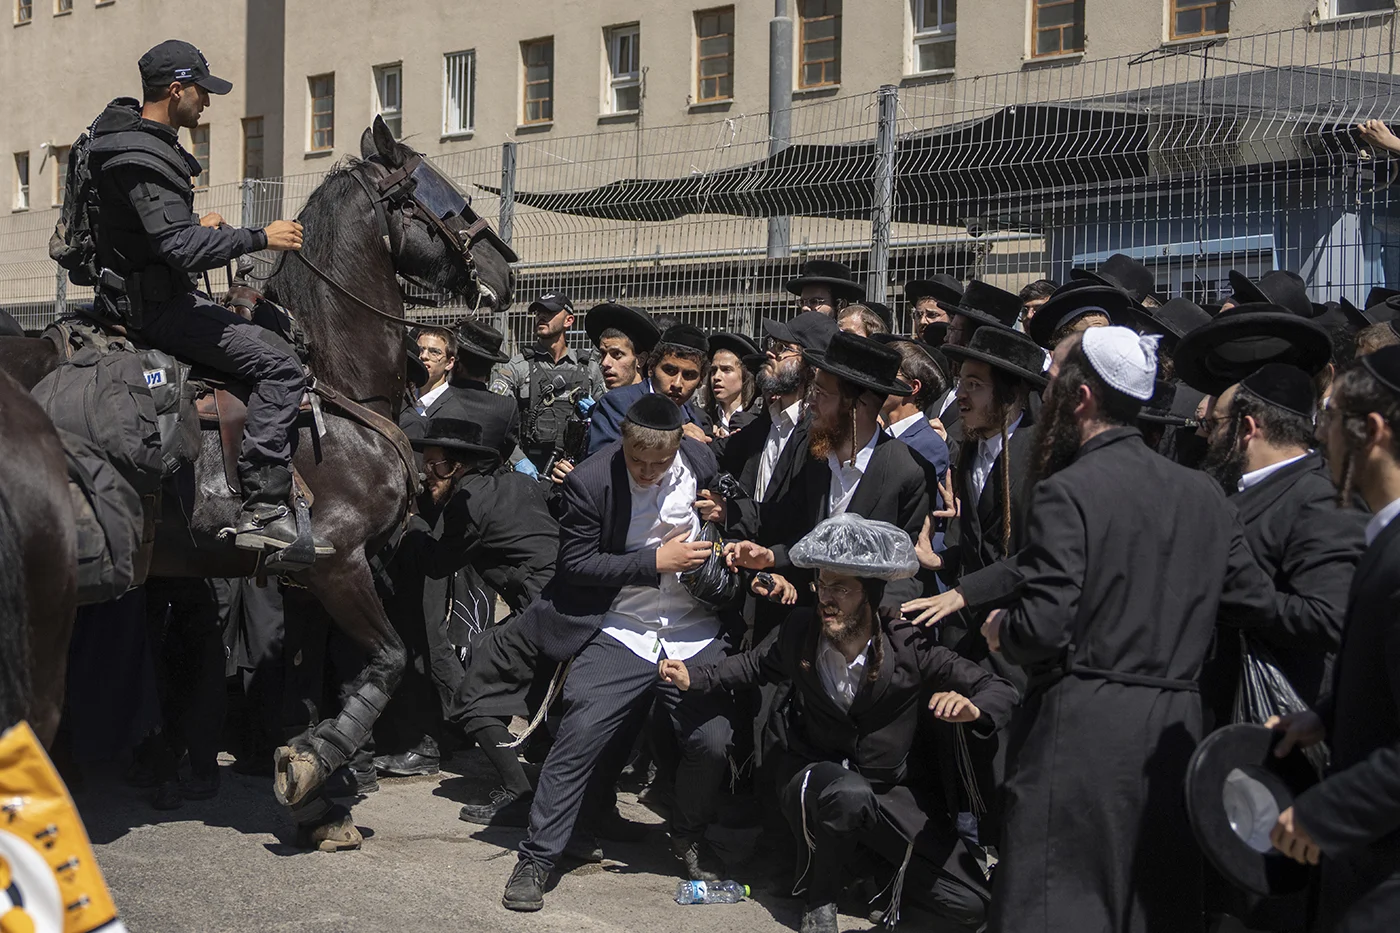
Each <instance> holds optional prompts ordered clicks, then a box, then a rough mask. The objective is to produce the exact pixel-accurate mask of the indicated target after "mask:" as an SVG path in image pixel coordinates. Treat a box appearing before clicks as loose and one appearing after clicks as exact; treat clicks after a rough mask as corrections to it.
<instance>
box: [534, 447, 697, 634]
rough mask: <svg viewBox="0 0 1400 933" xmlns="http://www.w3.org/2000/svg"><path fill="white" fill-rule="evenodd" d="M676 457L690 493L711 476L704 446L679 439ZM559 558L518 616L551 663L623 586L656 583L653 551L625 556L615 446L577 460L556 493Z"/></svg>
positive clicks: (625, 490) (624, 502)
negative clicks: (688, 473) (687, 472)
mask: <svg viewBox="0 0 1400 933" xmlns="http://www.w3.org/2000/svg"><path fill="white" fill-rule="evenodd" d="M679 456H681V457H684V458H685V462H686V464H687V465H688V466H689V467H690V469H691V470H692V471H693V472H694V473H695V480H696V489H703V488H705V487H706V486H707V485H709V484H711V483H713V482H714V481H715V477H716V476H717V474H718V472H719V468H718V465H717V464H716V463H715V458H714V455H713V454H711V453H710V451H709V449H708V447H707V446H706V445H705V444H702V443H700V442H698V441H693V440H691V439H690V438H688V437H687V438H682V439H681V449H680V454H679ZM560 501H561V513H560V517H559V557H558V560H557V561H556V562H555V571H556V572H555V575H554V579H553V580H552V581H551V582H550V584H549V586H547V587H545V589H544V592H543V593H542V594H541V596H540V598H539V599H537V600H535V602H533V603H532V604H531V605H530V606H529V607H528V608H527V609H526V610H525V613H524V615H523V616H522V617H521V620H520V622H521V626H522V633H523V634H524V636H525V637H527V638H529V639H530V640H531V641H532V642H533V643H534V644H536V645H538V646H539V648H540V651H541V653H542V654H544V656H545V657H547V658H549V659H550V660H552V661H563V660H564V659H566V658H569V657H572V656H573V654H574V652H576V651H578V650H579V649H580V648H582V647H583V646H584V645H585V644H586V643H587V642H588V640H589V639H590V638H592V637H593V635H594V633H596V632H597V631H598V628H599V626H601V625H602V623H603V616H604V615H605V614H606V613H607V611H608V610H609V609H610V608H612V604H613V601H614V600H616V599H617V594H618V592H619V591H620V590H621V589H622V588H623V587H624V586H658V585H659V584H660V582H661V580H660V577H659V576H658V575H657V572H656V548H654V547H653V548H645V549H643V550H640V551H632V552H630V553H629V552H628V551H627V526H628V525H629V524H630V523H631V520H632V491H631V486H629V485H628V480H627V465H626V463H624V462H623V458H622V443H621V442H620V441H619V442H616V443H613V444H610V445H608V446H607V447H604V448H603V449H602V450H600V451H598V452H597V453H596V454H594V455H593V456H591V457H589V458H588V459H587V460H585V461H584V462H583V463H580V464H579V465H578V466H577V467H576V468H575V469H574V471H573V472H572V473H570V474H569V475H568V478H567V479H565V480H564V483H563V493H562V494H561V496H560Z"/></svg>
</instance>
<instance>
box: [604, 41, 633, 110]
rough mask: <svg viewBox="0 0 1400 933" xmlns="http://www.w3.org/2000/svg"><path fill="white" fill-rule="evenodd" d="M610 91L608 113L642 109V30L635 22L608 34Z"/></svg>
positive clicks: (606, 104) (605, 107)
mask: <svg viewBox="0 0 1400 933" xmlns="http://www.w3.org/2000/svg"><path fill="white" fill-rule="evenodd" d="M607 40H608V88H607V100H606V101H605V102H604V103H605V106H604V108H603V109H604V112H605V113H632V112H634V111H637V110H641V109H642V28H641V26H639V25H638V24H636V23H630V24H628V25H626V26H613V27H612V28H610V29H609V30H608V31H607Z"/></svg>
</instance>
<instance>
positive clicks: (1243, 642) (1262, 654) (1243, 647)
mask: <svg viewBox="0 0 1400 933" xmlns="http://www.w3.org/2000/svg"><path fill="white" fill-rule="evenodd" d="M1239 639H1240V681H1239V685H1238V687H1236V689H1235V709H1234V721H1235V722H1252V723H1258V724H1259V725H1263V724H1264V723H1265V722H1266V721H1267V720H1268V719H1269V717H1270V716H1287V715H1288V714H1289V713H1301V712H1303V711H1305V710H1306V709H1307V708H1308V704H1307V703H1305V702H1303V698H1302V697H1300V696H1299V695H1298V691H1297V690H1295V689H1293V685H1292V684H1291V683H1289V682H1288V678H1287V677H1286V676H1284V673H1283V671H1282V670H1280V669H1279V666H1278V661H1276V660H1275V659H1274V654H1273V652H1272V651H1270V650H1269V649H1268V646H1266V645H1264V644H1263V643H1262V642H1260V641H1259V640H1258V639H1256V638H1251V637H1250V636H1249V635H1247V634H1245V633H1244V632H1240V633H1239ZM1303 754H1305V755H1307V757H1308V761H1310V762H1311V763H1312V766H1313V769H1314V770H1316V771H1317V773H1318V775H1319V776H1321V775H1322V774H1323V773H1324V771H1325V770H1326V767H1327V759H1328V754H1329V753H1328V751H1327V746H1326V744H1325V743H1321V742H1319V743H1318V744H1317V745H1314V746H1312V747H1310V748H1305V749H1303Z"/></svg>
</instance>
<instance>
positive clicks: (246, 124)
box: [243, 117, 265, 178]
mask: <svg viewBox="0 0 1400 933" xmlns="http://www.w3.org/2000/svg"><path fill="white" fill-rule="evenodd" d="M264 171H265V170H264V167H263V118H262V117H246V118H245V119H244V120H243V177H244V178H262V177H263V173H264Z"/></svg>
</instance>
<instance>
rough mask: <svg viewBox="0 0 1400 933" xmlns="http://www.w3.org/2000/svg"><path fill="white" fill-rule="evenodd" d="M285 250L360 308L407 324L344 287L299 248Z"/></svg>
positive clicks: (406, 322) (402, 317) (398, 322)
mask: <svg viewBox="0 0 1400 933" xmlns="http://www.w3.org/2000/svg"><path fill="white" fill-rule="evenodd" d="M287 252H288V253H290V254H291V255H293V256H295V257H296V258H297V259H300V260H301V263H302V265H304V266H306V268H307V269H309V270H311V274H312V275H314V276H316V278H318V279H320V280H321V281H322V282H325V283H326V284H327V285H329V286H330V287H331V288H333V289H335V290H336V291H338V292H340V294H342V295H344V296H345V297H346V298H349V299H350V300H351V301H353V302H355V304H357V305H359V306H360V307H361V308H364V309H365V310H366V311H369V312H372V313H374V314H377V315H379V316H380V317H382V318H384V320H386V321H389V322H391V323H393V324H398V325H399V326H401V327H402V326H408V324H409V320H408V318H406V317H404V316H403V315H401V314H390V313H389V312H388V311H384V310H381V309H379V308H376V307H375V306H374V305H372V304H370V303H369V302H367V301H365V300H364V299H363V298H361V297H360V296H359V295H356V294H355V293H354V292H352V291H350V289H348V288H346V287H345V286H344V285H341V284H340V283H339V282H337V281H336V280H335V279H333V278H331V277H330V275H328V274H327V273H326V272H325V271H324V270H322V269H321V267H320V266H318V265H316V264H315V263H314V262H312V261H311V260H310V259H307V258H306V257H305V256H303V255H302V252H301V250H299V249H297V250H288V251H287Z"/></svg>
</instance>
